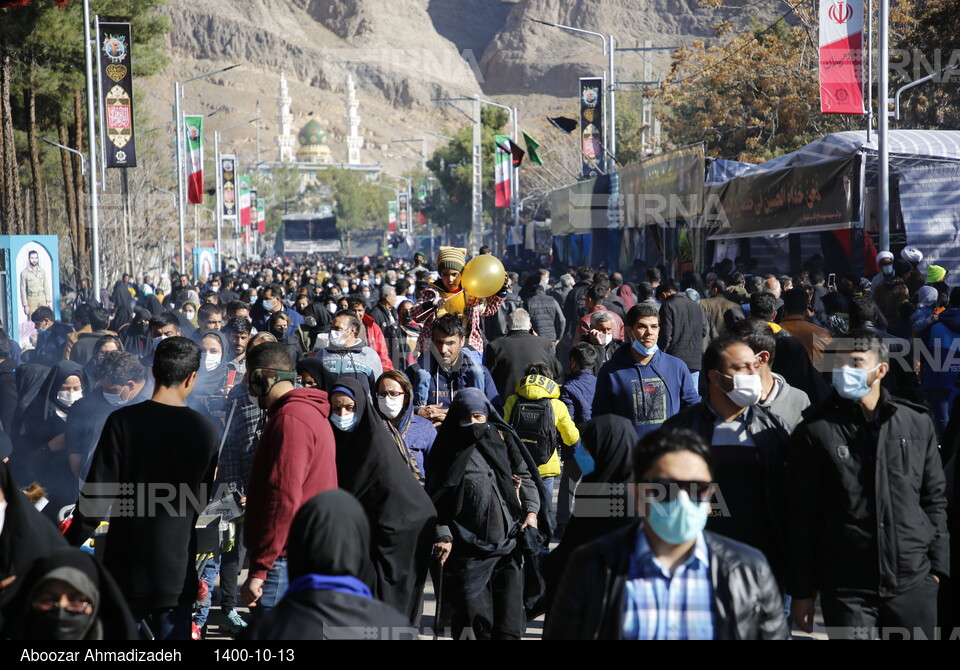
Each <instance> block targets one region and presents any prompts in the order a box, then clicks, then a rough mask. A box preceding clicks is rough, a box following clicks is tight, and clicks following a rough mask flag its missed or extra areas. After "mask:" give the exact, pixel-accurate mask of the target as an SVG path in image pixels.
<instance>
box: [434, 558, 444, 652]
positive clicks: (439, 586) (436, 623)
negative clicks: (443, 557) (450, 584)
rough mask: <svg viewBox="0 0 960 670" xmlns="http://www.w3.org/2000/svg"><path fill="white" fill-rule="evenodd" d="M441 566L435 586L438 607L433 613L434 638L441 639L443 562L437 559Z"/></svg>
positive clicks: (438, 569)
mask: <svg viewBox="0 0 960 670" xmlns="http://www.w3.org/2000/svg"><path fill="white" fill-rule="evenodd" d="M437 562H438V563H439V565H440V567H438V568H437V574H438V575H439V576H438V577H437V581H436V583H435V584H434V586H436V587H437V593H436V596H437V607H436V610H435V611H434V614H433V639H434V640H439V639H440V634H439V633H438V632H437V631H439V630H440V606H441V605H442V604H443V563H440V562H439V561H437Z"/></svg>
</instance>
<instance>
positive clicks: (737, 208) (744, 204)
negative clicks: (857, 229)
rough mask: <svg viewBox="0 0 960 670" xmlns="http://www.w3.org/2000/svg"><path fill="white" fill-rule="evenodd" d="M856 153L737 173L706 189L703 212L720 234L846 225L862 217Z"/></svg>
mask: <svg viewBox="0 0 960 670" xmlns="http://www.w3.org/2000/svg"><path fill="white" fill-rule="evenodd" d="M856 166H857V157H856V156H855V155H853V156H848V157H846V158H841V159H839V160H831V161H824V162H822V163H817V164H816V165H807V166H794V167H790V168H786V169H784V170H776V171H773V172H762V173H760V174H755V175H745V176H743V177H736V178H734V179H731V180H730V181H728V182H725V183H723V184H720V185H718V186H715V187H711V188H709V189H708V191H707V194H706V200H705V203H704V215H705V216H706V217H707V220H708V221H709V222H712V223H718V224H720V230H718V231H717V233H719V234H722V235H731V234H734V235H758V234H775V233H778V232H784V233H785V232H800V231H798V230H791V229H797V228H819V229H824V228H826V227H829V226H834V225H835V226H836V227H837V228H843V227H847V226H849V225H850V222H852V221H855V220H857V219H858V218H859V215H858V212H859V209H860V202H859V195H858V194H859V192H860V188H859V184H858V182H859V178H858V175H859V170H858V169H857V168H856Z"/></svg>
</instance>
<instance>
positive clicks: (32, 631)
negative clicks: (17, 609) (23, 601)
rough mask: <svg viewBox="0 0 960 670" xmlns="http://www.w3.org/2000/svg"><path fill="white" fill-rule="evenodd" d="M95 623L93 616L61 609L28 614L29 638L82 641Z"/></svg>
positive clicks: (35, 611) (32, 611) (36, 611)
mask: <svg viewBox="0 0 960 670" xmlns="http://www.w3.org/2000/svg"><path fill="white" fill-rule="evenodd" d="M92 623H93V615H92V614H85V613H83V612H80V613H78V612H70V611H68V610H65V609H61V608H59V607H54V608H53V609H51V610H47V611H41V610H35V609H33V608H31V609H30V610H29V611H28V612H27V631H28V632H27V636H28V637H29V638H31V639H34V640H82V639H83V636H84V635H86V633H87V631H88V630H89V629H90V626H91V624H92Z"/></svg>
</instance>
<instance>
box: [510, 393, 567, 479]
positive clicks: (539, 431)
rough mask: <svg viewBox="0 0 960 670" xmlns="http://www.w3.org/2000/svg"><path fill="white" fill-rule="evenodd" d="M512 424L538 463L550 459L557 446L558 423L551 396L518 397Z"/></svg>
mask: <svg viewBox="0 0 960 670" xmlns="http://www.w3.org/2000/svg"><path fill="white" fill-rule="evenodd" d="M510 426H511V427H512V428H513V429H514V430H515V431H516V432H517V435H518V436H519V437H520V441H521V442H523V443H524V444H525V445H526V447H527V449H528V450H529V451H530V455H531V456H533V460H534V461H536V463H537V465H538V466H540V465H543V464H545V463H546V462H547V461H549V460H550V457H551V456H552V455H553V452H554V450H555V449H556V448H557V439H558V435H557V424H556V421H555V419H554V416H553V405H552V404H551V403H550V398H541V399H539V400H527V399H526V398H522V397H518V400H517V404H516V405H514V406H513V413H512V414H511V415H510Z"/></svg>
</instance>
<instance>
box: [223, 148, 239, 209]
mask: <svg viewBox="0 0 960 670" xmlns="http://www.w3.org/2000/svg"><path fill="white" fill-rule="evenodd" d="M236 165H237V159H236V157H235V156H233V155H232V154H222V155H221V156H220V179H221V181H220V192H221V193H222V194H223V218H224V220H230V221H236V220H237V173H236V172H235V168H236Z"/></svg>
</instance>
